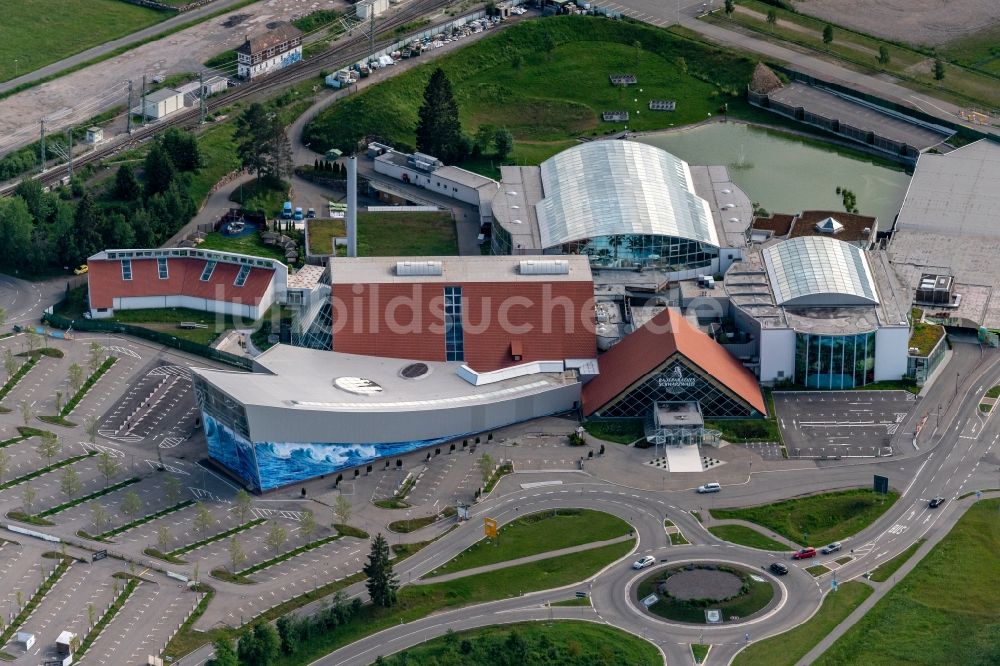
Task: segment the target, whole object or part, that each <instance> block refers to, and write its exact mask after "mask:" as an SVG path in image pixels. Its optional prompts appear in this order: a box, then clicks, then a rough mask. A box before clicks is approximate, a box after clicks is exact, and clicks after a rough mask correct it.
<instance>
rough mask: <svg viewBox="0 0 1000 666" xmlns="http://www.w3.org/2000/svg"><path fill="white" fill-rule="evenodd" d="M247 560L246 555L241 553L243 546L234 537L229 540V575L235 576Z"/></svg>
mask: <svg viewBox="0 0 1000 666" xmlns="http://www.w3.org/2000/svg"><path fill="white" fill-rule="evenodd" d="M246 559H247V554H246V553H244V552H243V546H242V545H240V541H239V539H237V538H236V537H235V536H234V537H233V538H231V539H230V540H229V564H230V565H231V566H232V570H231V573H233V574H235V573H236V572H237V571H239V570H240V565H241V564H243V563H244V562H245V561H246Z"/></svg>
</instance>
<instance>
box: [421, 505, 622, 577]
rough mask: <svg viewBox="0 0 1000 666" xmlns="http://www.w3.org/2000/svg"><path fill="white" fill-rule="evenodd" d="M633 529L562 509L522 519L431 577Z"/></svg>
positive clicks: (594, 513)
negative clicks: (493, 539)
mask: <svg viewBox="0 0 1000 666" xmlns="http://www.w3.org/2000/svg"><path fill="white" fill-rule="evenodd" d="M631 529H632V528H631V527H630V526H629V524H628V523H626V522H625V521H624V520H622V519H621V518H617V517H615V516H612V515H610V514H607V513H604V512H602V511H592V510H590V509H560V510H555V511H545V512H540V513H533V514H529V515H527V516H522V517H520V518H518V519H517V520H514V521H512V522H510V523H507V524H506V525H504V526H503V527H502V528H501V529H500V533H499V535H498V538H497V540H496V542H493V541H492V540H489V539H483V540H482V541H479V542H477V543H475V544H473V545H472V546H470V547H469V548H467V549H466V550H465V551H463V552H461V553H459V554H458V555H457V556H456V557H455V558H454V559H452V560H451V561H449V562H447V563H445V564H444V565H442V566H440V567H438V568H437V569H435V570H434V571H432V572H431V573H430V574H429V575H428V577H433V576H441V575H443V574H448V573H454V572H456V571H464V570H466V569H472V568H474V567H480V566H483V565H486V564H495V563H497V562H507V561H509V560H516V559H518V558H520V557H526V556H528V555H537V554H538V553H545V552H548V551H551V550H558V549H560V548H569V547H570V546H578V545H580V544H585V543H591V542H594V541H604V540H606V539H614V538H615V537H620V536H623V535H625V534H628V533H629V532H630V531H631Z"/></svg>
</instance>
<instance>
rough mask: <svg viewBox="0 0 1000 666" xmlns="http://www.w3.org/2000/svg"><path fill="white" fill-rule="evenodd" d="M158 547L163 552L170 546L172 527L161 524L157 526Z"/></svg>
mask: <svg viewBox="0 0 1000 666" xmlns="http://www.w3.org/2000/svg"><path fill="white" fill-rule="evenodd" d="M156 547H157V549H159V551H160V552H161V553H166V552H168V551H167V548H169V547H170V528H169V527H167V526H166V525H160V526H159V527H158V528H156Z"/></svg>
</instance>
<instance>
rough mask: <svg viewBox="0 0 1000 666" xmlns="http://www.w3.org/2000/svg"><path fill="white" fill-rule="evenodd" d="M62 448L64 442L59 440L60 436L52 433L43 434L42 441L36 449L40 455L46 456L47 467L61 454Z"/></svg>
mask: <svg viewBox="0 0 1000 666" xmlns="http://www.w3.org/2000/svg"><path fill="white" fill-rule="evenodd" d="M61 450H62V444H61V443H60V442H59V438H58V437H56V436H55V435H53V434H51V433H46V434H45V435H42V441H40V442H39V443H38V447H37V448H36V449H35V451H37V452H38V455H40V456H41V457H43V458H45V466H46V467H48V466H49V465H51V464H52V459H53V458H55V457H56V456H57V455H59V451H61Z"/></svg>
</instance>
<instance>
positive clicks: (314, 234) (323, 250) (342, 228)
mask: <svg viewBox="0 0 1000 666" xmlns="http://www.w3.org/2000/svg"><path fill="white" fill-rule="evenodd" d="M306 225H308V228H309V254H313V255H328V254H330V253H331V252H333V239H334V238H346V237H347V226H346V223H345V222H344V220H343V218H336V219H329V220H321V219H313V220H309V221H307V222H306Z"/></svg>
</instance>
